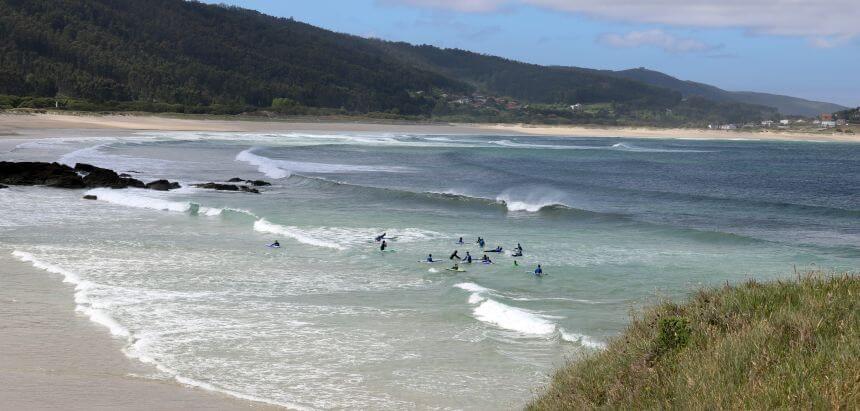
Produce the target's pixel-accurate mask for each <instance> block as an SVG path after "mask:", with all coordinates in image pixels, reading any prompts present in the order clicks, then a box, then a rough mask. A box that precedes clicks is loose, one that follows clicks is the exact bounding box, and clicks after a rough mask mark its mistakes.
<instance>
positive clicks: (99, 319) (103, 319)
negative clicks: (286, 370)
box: [12, 250, 311, 410]
mask: <svg viewBox="0 0 860 411" xmlns="http://www.w3.org/2000/svg"><path fill="white" fill-rule="evenodd" d="M12 255H13V256H14V257H15V258H17V259H19V260H21V261H23V262H28V263H31V264H32V265H33V267H36V268H38V269H41V270H44V271H47V272H49V273H53V274H60V275H62V276H63V282H65V283H71V284H74V285H75V303H76V304H77V307H76V308H75V311H78V312H80V313H83V314H85V315H86V316H87V317H89V319H90V321H92V322H94V323H96V324H99V325H101V326H103V327H105V328H107V329H108V330H109V331H110V333H111V335H113V336H114V337H117V338H123V339H126V340H127V341H128V342H129V345H128V346H127V347H126V348H124V349H123V353H124V354H125V355H126V356H128V357H129V358H133V359H137V360H139V361H140V362H142V363H145V364H150V365H153V366H155V367H156V368H157V369H158V370H159V371H161V372H163V373H166V374H169V375H170V376H171V377H172V378H174V379H175V380H176V381H177V382H179V383H180V384H184V385H189V386H193V387H198V388H202V389H205V390H208V391H214V392H220V393H223V394H227V395H230V396H232V397H236V398H241V399H245V400H249V401H255V402H261V403H267V404H272V405H277V406H280V407H285V408H289V409H297V410H309V409H311V408H308V407H304V406H301V405H298V404H292V403H284V402H278V401H273V400H269V399H266V398H262V397H257V396H254V395H248V394H244V393H240V392H237V391H232V390H227V389H223V388H220V387H217V386H215V385H213V384H210V383H207V382H204V381H200V380H195V379H192V378H188V377H185V376H182V375H180V374H179V373H178V372H177V371H175V370H173V369H171V368H168V367H166V366H164V365H163V364H161V363H159V362H158V361H156V360H155V359H154V358H152V357H150V356H148V355H146V354H145V349H144V347H145V345H146V340H145V339H142V338H141V339H138V338H135V336H134V335H133V334H132V333H131V331H129V330H128V329H127V328H125V327H124V326H122V325H121V324H120V323H119V322H117V321H116V320H115V319H114V318H113V317H111V316H110V315H109V314H108V313H107V312H105V311H103V310H100V309H97V308H94V307H93V306H94V303H93V302H92V301H91V300H90V299H89V297H88V295H87V291H89V290H91V289H93V288H95V287H97V285H96V284H94V283H92V282H89V281H86V280H82V279H81V277H80V276H79V275H78V274H76V273H74V272H72V271H69V270H66V269H64V268H61V267H58V266H56V265H53V264H49V263H46V262H43V261H40V260H38V259H37V258H35V257H34V256H33V255H32V254H30V253H27V252H23V251H18V250H15V251H13V252H12Z"/></svg>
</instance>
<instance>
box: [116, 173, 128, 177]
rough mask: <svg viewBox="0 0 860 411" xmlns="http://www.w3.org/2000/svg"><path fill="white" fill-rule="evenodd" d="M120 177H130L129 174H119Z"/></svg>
mask: <svg viewBox="0 0 860 411" xmlns="http://www.w3.org/2000/svg"><path fill="white" fill-rule="evenodd" d="M119 176H120V177H131V174H128V173H119Z"/></svg>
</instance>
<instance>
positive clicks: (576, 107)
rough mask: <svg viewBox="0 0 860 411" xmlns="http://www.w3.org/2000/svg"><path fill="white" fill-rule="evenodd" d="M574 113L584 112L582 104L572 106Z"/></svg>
mask: <svg viewBox="0 0 860 411" xmlns="http://www.w3.org/2000/svg"><path fill="white" fill-rule="evenodd" d="M570 109H571V110H573V111H582V104H579V103H576V104H573V105H571V106H570Z"/></svg>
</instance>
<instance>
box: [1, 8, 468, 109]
mask: <svg viewBox="0 0 860 411" xmlns="http://www.w3.org/2000/svg"><path fill="white" fill-rule="evenodd" d="M433 87H438V88H444V89H449V90H454V91H463V92H465V91H468V90H469V87H468V86H466V85H465V84H463V83H461V82H458V81H456V80H452V79H449V78H446V77H444V76H441V75H438V74H434V73H429V72H427V71H422V70H418V69H415V68H412V67H408V66H406V65H404V64H401V63H399V62H398V61H396V60H394V59H393V58H390V57H387V56H386V55H385V54H383V53H380V52H379V51H378V50H377V48H376V47H375V46H373V45H372V44H369V43H368V42H367V41H366V40H364V39H362V38H359V37H353V36H348V35H343V34H337V33H333V32H329V31H326V30H322V29H319V28H316V27H313V26H310V25H308V24H304V23H300V22H296V21H292V20H287V19H278V18H274V17H269V16H265V15H262V14H260V13H257V12H254V11H249V10H243V9H236V8H224V7H217V6H209V5H204V4H200V3H193V2H185V1H181V0H147V1H125V0H2V1H0V94H11V95H37V96H51V97H53V96H54V95H56V94H60V95H64V96H69V97H75V98H81V99H86V100H92V101H97V102H103V101H110V100H114V101H127V100H139V101H154V102H167V103H179V104H199V105H209V104H245V105H250V106H257V107H266V106H269V105H271V103H272V100H273V99H274V98H278V97H286V98H290V99H293V100H295V101H298V102H299V103H301V104H304V105H308V106H320V107H345V108H346V109H348V110H355V111H381V110H387V109H390V108H395V107H396V108H398V109H400V110H401V111H403V112H406V113H410V112H414V113H418V112H421V111H423V110H424V109H423V108H422V107H420V106H421V104H422V103H426V102H422V101H421V99H413V98H410V96H409V94H408V93H407V91H408V90H429V89H431V88H433Z"/></svg>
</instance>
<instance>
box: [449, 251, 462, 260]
mask: <svg viewBox="0 0 860 411" xmlns="http://www.w3.org/2000/svg"><path fill="white" fill-rule="evenodd" d="M458 251H459V250H454V252H453V253H451V256H450V257H448V259H449V260H453V259H455V258H456V259H458V260H462V258H460V255H458V254H457V252H458Z"/></svg>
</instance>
